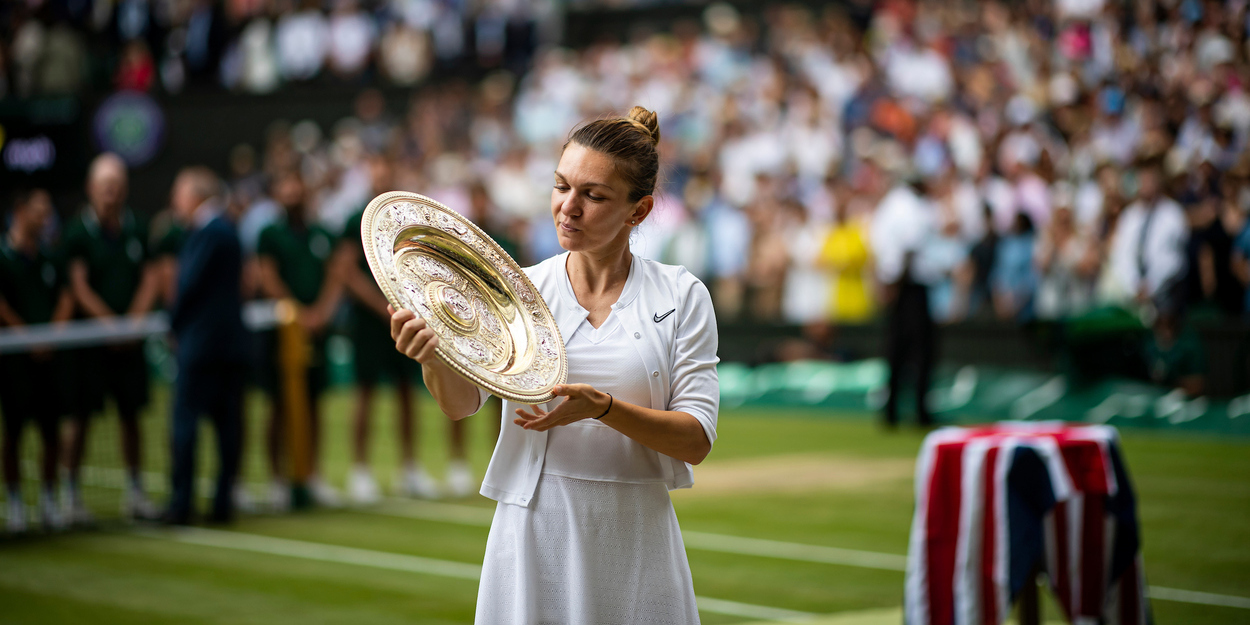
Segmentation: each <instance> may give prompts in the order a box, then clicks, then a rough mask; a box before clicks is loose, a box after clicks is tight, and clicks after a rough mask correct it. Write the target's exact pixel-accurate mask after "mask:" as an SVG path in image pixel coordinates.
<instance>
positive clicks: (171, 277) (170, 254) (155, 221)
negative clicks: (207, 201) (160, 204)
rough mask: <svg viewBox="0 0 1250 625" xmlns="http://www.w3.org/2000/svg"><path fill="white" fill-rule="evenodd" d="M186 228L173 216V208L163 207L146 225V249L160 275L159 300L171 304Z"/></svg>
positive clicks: (176, 284) (164, 303) (175, 289)
mask: <svg viewBox="0 0 1250 625" xmlns="http://www.w3.org/2000/svg"><path fill="white" fill-rule="evenodd" d="M187 235H188V232H187V228H186V227H185V226H184V225H183V224H182V223H180V222H179V221H178V220H177V219H176V218H175V217H174V211H173V209H165V210H163V211H161V212H159V213H157V214H156V215H155V216H154V217H152V221H151V222H150V224H149V226H148V249H150V250H151V251H152V262H153V264H155V265H156V272H157V274H158V275H159V276H160V280H159V282H160V292H161V293H160V301H161V303H162V305H164V306H165V307H166V308H169V307H171V306H173V304H174V294H175V293H176V291H177V286H178V253H179V252H181V251H182V246H183V244H184V243H186V240H187Z"/></svg>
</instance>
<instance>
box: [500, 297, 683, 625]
mask: <svg viewBox="0 0 1250 625" xmlns="http://www.w3.org/2000/svg"><path fill="white" fill-rule="evenodd" d="M634 277H636V276H633V275H631V278H634ZM565 284H566V285H567V278H565ZM627 289H628V287H627ZM569 294H571V289H569V293H560V296H567V295H569ZM632 340H635V337H633V336H631V334H630V333H629V332H628V331H627V329H626V328H625V327H624V325H623V324H622V322H621V320H620V319H619V315H618V311H617V309H615V308H614V309H613V311H612V313H611V314H610V315H609V316H608V318H607V320H605V321H604V323H603V324H602V325H601V326H600V327H599V328H597V329H596V328H594V327H593V326H591V325H590V322H589V321H586V320H583V321H582V322H581V324H580V325H579V326H577V329H576V331H575V332H574V333H573V335H572V336H571V337H569V340H568V342H567V345H566V349H567V353H568V363H569V380H568V381H569V383H570V384H575V383H585V384H589V385H591V386H593V387H594V388H596V389H598V390H601V391H606V392H609V393H612V395H613V396H614V397H615V401H625V402H629V403H631V404H637V405H641V406H647V407H651V404H652V400H651V398H652V393H651V386H650V381H649V380H648V377H649V374H648V371H647V367H646V365H645V364H644V362H643V360H642V358H641V357H640V355H639V351H638V349H637V348H636V347H635V346H634V345H633V344H631V343H630V341H632ZM661 408H663V406H661ZM511 420H512V415H511V414H510V413H509V412H505V414H504V427H505V428H506V427H509V426H511V425H512V424H511ZM545 452H546V453H545V458H544V460H543V465H542V473H541V475H540V476H539V478H538V484H537V487H536V488H535V490H534V494H533V496H532V498H531V499H529V501H528V505H527V506H521V505H514V504H508V503H503V502H501V503H500V504H499V505H498V507H497V508H496V510H495V518H494V521H493V522H492V523H491V529H490V536H489V538H488V539H487V543H486V558H485V561H484V563H483V566H482V579H481V584H480V587H479V590H478V598H477V618H476V622H477V623H478V624H479V625H490V624H500V625H504V624H518V625H520V624H537V623H553V624H557V623H558V624H571V625H576V624H594V625H612V624H617V623H620V624H627V623H629V624H632V623H664V624H684V623H698V622H699V613H698V609H697V607H696V606H695V598H694V585H693V582H692V580H691V576H690V565H689V562H688V561H687V559H686V551H685V546H684V545H683V543H682V539H681V531H680V528H679V527H678V525H677V516H676V514H675V513H674V511H673V504H672V501H671V500H670V499H669V496H668V482H669V481H670V480H671V479H672V470H671V468H670V469H668V470H667V472H666V468H667V467H670V466H671V462H672V460H671V459H670V458H668V457H667V456H661V454H659V453H658V452H655V451H653V450H651V449H648V448H647V447H644V446H643V445H641V444H639V443H637V442H635V441H634V440H632V439H630V438H628V437H626V436H625V435H623V434H621V433H619V432H617V431H616V430H614V429H612V428H611V427H609V426H607V425H604V424H603V423H600V422H598V421H595V420H593V419H585V420H582V421H578V422H576V423H572V424H569V425H566V426H561V427H557V428H554V429H552V430H550V431H549V432H548V435H547V439H546V449H545Z"/></svg>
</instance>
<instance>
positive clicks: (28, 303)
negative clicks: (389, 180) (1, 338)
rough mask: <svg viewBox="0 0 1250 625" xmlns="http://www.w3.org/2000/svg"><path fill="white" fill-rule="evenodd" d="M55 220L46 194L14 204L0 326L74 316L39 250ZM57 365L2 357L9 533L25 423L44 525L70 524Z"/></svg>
mask: <svg viewBox="0 0 1250 625" xmlns="http://www.w3.org/2000/svg"><path fill="white" fill-rule="evenodd" d="M51 216H52V201H51V199H50V198H49V197H48V193H47V192H46V191H44V190H42V189H36V190H33V191H27V192H22V193H20V194H18V196H17V198H16V201H15V202H14V203H13V210H12V213H11V223H10V225H9V231H8V233H7V236H5V238H4V240H3V241H0V326H7V327H10V328H14V327H21V326H24V325H29V324H38V323H49V322H58V321H65V320H67V319H69V318H70V316H71V315H72V314H73V311H74V300H73V297H72V296H71V295H70V292H69V289H67V288H66V286H65V275H64V269H63V268H62V267H61V266H60V265H59V264H58V263H57V262H56V260H55V257H54V255H53V253H52V252H51V251H50V250H48V249H46V248H44V246H43V245H42V244H41V243H40V239H41V236H42V234H43V230H44V227H45V225H46V224H47V222H48V219H49V218H50V217H51ZM60 364H61V363H60V357H59V355H58V354H57V353H55V352H52V351H49V350H47V349H36V350H34V351H31V352H30V353H26V354H5V355H2V356H0V411H3V414H4V440H3V451H0V455H2V456H3V458H2V463H3V468H4V485H5V490H6V495H7V498H8V510H6V516H5V518H6V523H5V524H6V527H7V529H8V531H9V532H12V533H18V532H24V531H26V523H27V513H26V506H25V503H24V502H23V497H22V468H21V464H20V463H19V460H20V457H21V445H22V438H23V432H22V430H23V429H24V426H25V425H26V424H27V423H28V422H29V423H30V424H32V425H34V426H35V428H36V429H37V430H38V432H39V438H40V442H42V443H43V456H42V459H41V460H42V462H41V463H40V471H39V477H40V480H41V482H42V485H43V486H42V488H40V490H39V520H40V522H41V523H42V524H43V527H44V528H45V529H48V530H57V529H60V528H61V527H62V526H63V525H64V522H65V517H64V515H63V514H62V511H61V509H60V506H59V505H58V504H57V499H56V486H57V456H58V453H59V450H58V447H59V445H60V439H59V434H60V416H61V406H60V404H59V403H58V401H57V399H58V398H59V397H61V395H62V393H61V392H60V391H61V389H60V388H58V384H59V382H60V380H61V378H62V372H61V371H60Z"/></svg>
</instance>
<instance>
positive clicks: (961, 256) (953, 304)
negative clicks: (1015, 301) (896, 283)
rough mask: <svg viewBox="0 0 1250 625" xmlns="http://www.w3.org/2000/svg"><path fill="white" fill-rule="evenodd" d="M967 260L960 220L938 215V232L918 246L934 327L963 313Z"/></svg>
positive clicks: (954, 319)
mask: <svg viewBox="0 0 1250 625" xmlns="http://www.w3.org/2000/svg"><path fill="white" fill-rule="evenodd" d="M967 260H968V244H967V243H966V242H965V241H964V239H963V237H962V236H961V233H960V227H959V220H958V219H957V218H956V217H955V216H954V215H953V214H951V213H949V212H943V213H941V214H939V215H938V228H937V230H936V232H934V233H932V234H930V235H929V236H928V237H927V238H926V239H925V240H924V242H923V243H922V244H921V246H920V251H919V253H918V255H917V259H916V261H917V265H918V266H919V267H923V268H924V271H925V273H926V274H928V276H929V278H928V286H929V311H930V314H931V315H932V316H933V320H934V321H935V322H937V323H949V322H951V321H957V320H958V319H959V318H960V317H961V315H962V312H963V310H964V309H965V306H964V304H963V303H962V298H963V293H964V292H965V291H966V289H965V288H964V287H963V286H962V285H963V284H964V283H966V282H967V279H966V278H965V277H963V275H962V274H963V273H964V272H966V271H967V270H966V267H967Z"/></svg>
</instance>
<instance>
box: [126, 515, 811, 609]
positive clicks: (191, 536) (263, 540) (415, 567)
mask: <svg viewBox="0 0 1250 625" xmlns="http://www.w3.org/2000/svg"><path fill="white" fill-rule="evenodd" d="M132 533H133V534H135V535H138V536H144V537H148V538H156V539H162V540H171V541H174V542H177V543H182V544H187V545H197V546H201V547H215V548H219V549H233V550H236V551H247V552H250V553H260V554H267V555H275V556H285V557H290V558H301V559H304V560H316V561H319V562H331V563H334V564H351V565H356V566H367V567H372V568H379V569H387V570H392V571H404V572H408V573H419V574H424V575H437V576H441V577H452V578H456V579H465V580H471V581H477V580H478V578H480V577H481V574H482V567H480V566H478V565H476V564H468V563H465V562H452V561H450V560H436V559H433V558H422V557H420V556H411V555H405V554H398V553H388V552H385V551H374V550H371V549H357V548H355V547H343V546H339V545H328V544H325V543H315V542H309V541H303V540H291V539H289V538H275V537H272V536H260V535H257V534H248V533H244V532H231V531H225V530H213V529H206V528H200V527H185V528H172V529H164V530H157V529H136V530H132ZM695 600H696V601H697V602H698V605H699V609H700V610H703V611H705V612H712V613H716V614H725V615H728V616H742V617H747V618H760V619H769V620H774V621H786V622H804V621H809V620H812V619H814V618H816V617H817V616H819V615H817V614H813V613H811V612H799V611H797V610H787V609H784V608H774V607H770V606H762V605H753V604H749V603H739V602H736V601H726V600H724V599H712V598H709V597H695Z"/></svg>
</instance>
